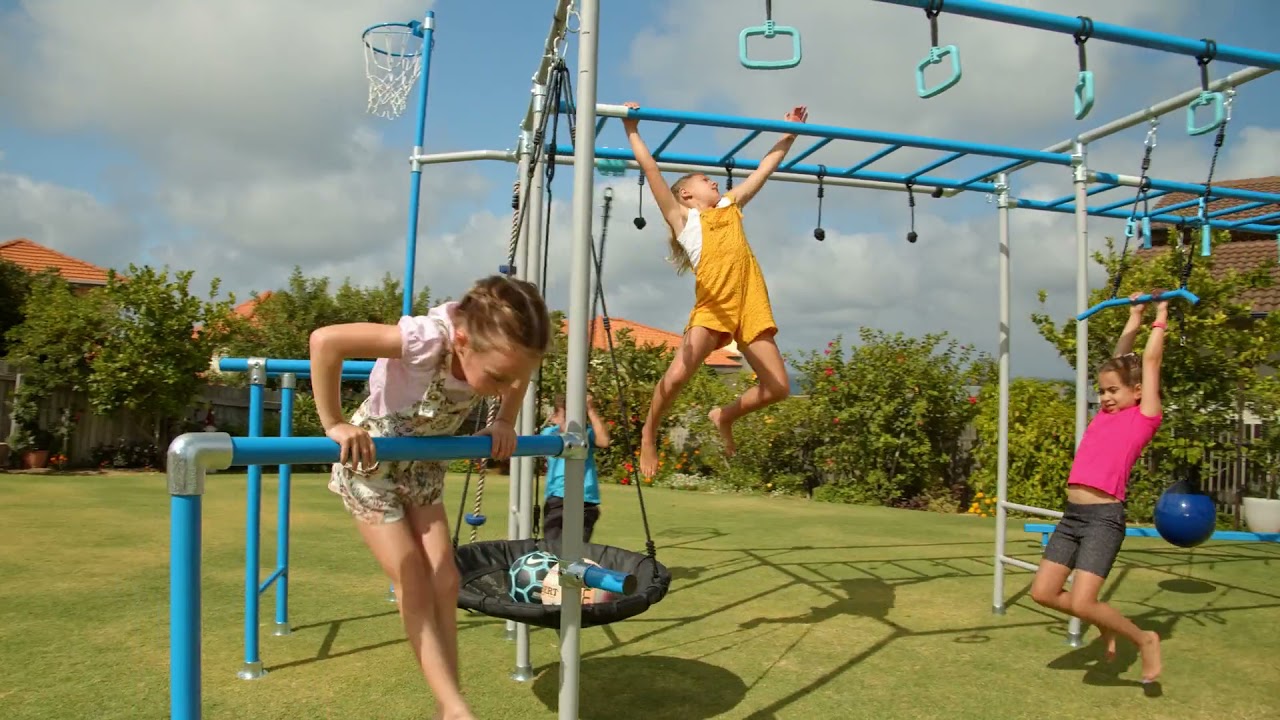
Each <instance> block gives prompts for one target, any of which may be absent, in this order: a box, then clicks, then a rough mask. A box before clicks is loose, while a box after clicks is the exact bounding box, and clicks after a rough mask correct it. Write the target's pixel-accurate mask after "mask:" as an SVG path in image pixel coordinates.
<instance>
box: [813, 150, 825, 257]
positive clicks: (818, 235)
mask: <svg viewBox="0 0 1280 720" xmlns="http://www.w3.org/2000/svg"><path fill="white" fill-rule="evenodd" d="M826 176H827V166H826V165H819V166H818V224H817V226H816V227H814V228H813V237H814V239H815V240H817V241H818V242H822V241H823V240H826V239H827V231H826V230H823V229H822V196H823V195H825V194H826V188H825V187H824V185H823V179H824V178H826Z"/></svg>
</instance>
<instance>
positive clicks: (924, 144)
mask: <svg viewBox="0 0 1280 720" xmlns="http://www.w3.org/2000/svg"><path fill="white" fill-rule="evenodd" d="M562 108H563V105H562ZM622 110H625V115H626V117H631V118H635V119H636V120H641V121H649V122H668V123H684V124H686V125H701V126H705V127H724V128H738V129H740V130H758V131H760V132H776V133H794V134H796V135H801V136H807V137H829V138H833V139H835V140H853V141H856V142H873V143H881V144H890V145H901V146H903V147H917V148H924V149H927V150H944V151H947V152H960V153H967V154H971V155H988V156H991V157H999V158H1009V159H1011V160H1027V161H1031V162H1042V163H1047V164H1049V165H1064V166H1066V165H1070V164H1071V156H1070V155H1067V154H1063V153H1051V152H1044V151H1042V150H1027V149H1023V148H1015V147H1006V146H1003V145H988V144H985V143H970V142H961V141H958V140H941V139H938V138H930V137H923V136H919V135H903V134H900V133H890V132H881V131H878V130H859V129H855V128H843V127H837V126H834V125H817V124H811V123H796V122H787V121H785V120H764V119H761V118H745V117H735V116H732V115H717V114H713V113H699V112H688V111H682V110H665V109H659V108H644V107H642V108H621V109H620V108H619V106H611V105H600V106H598V107H597V111H598V112H600V113H602V114H607V115H610V116H613V115H615V114H621V111H622ZM562 112H563V109H562ZM666 159H667V160H671V161H672V162H675V161H674V160H672V158H670V157H667V158H666Z"/></svg>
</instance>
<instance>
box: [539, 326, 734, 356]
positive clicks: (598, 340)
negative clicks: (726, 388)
mask: <svg viewBox="0 0 1280 720" xmlns="http://www.w3.org/2000/svg"><path fill="white" fill-rule="evenodd" d="M609 327H610V329H612V330H613V333H614V335H615V336H616V335H617V333H618V331H619V330H629V331H631V339H632V340H635V343H636V345H638V346H640V347H644V346H646V345H647V346H659V347H668V348H671V349H672V350H675V349H677V348H679V347H680V342H681V340H683V337H682V336H681V335H678V334H676V333H673V332H667V331H666V330H661V329H659V328H656V327H653V326H651V325H644V324H641V323H638V322H632V321H631V320H624V319H622V318H617V317H611V318H609ZM561 328H562V329H563V330H565V331H568V329H569V326H568V320H565V321H564V322H563V323H562V324H561ZM588 332H590V334H591V337H592V343H591V347H592V348H593V349H595V350H608V349H609V339H608V337H606V336H605V332H604V319H603V318H601V317H597V318H596V319H595V321H594V322H592V327H591V329H590V330H589V331H588ZM705 364H706V365H708V366H710V367H713V368H740V367H742V354H741V353H739V352H738V349H737V346H736V345H734V344H730V345H729V346H728V347H724V348H720V349H719V350H716V351H714V352H712V353H711V355H710V356H708V357H707V361H706V363H705Z"/></svg>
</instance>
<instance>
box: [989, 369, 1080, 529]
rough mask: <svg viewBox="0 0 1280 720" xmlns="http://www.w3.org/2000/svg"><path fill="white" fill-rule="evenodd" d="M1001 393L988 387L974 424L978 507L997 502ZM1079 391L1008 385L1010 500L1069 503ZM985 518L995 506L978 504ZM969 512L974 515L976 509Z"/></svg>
mask: <svg viewBox="0 0 1280 720" xmlns="http://www.w3.org/2000/svg"><path fill="white" fill-rule="evenodd" d="M999 405H1000V395H999V388H998V387H997V386H996V385H994V384H989V385H987V386H985V387H983V389H982V392H981V394H980V395H979V402H978V416H977V418H975V419H974V429H975V431H976V433H977V443H976V444H975V446H974V469H973V474H972V476H971V477H970V485H971V487H972V489H973V490H974V492H975V495H977V497H978V500H979V501H989V500H990V499H991V498H994V497H996V489H997V488H996V479H997V478H996V470H997V467H996V460H997V452H998V449H999V448H998V446H997V442H998V439H999V438H998V430H999V420H1000V417H999V410H1000V408H999ZM1074 418H1075V390H1074V387H1073V386H1072V384H1071V383H1069V382H1064V381H1061V380H1038V379H1034V378H1016V379H1014V380H1013V381H1012V382H1010V384H1009V499H1010V500H1011V501H1012V502H1016V503H1021V504H1023V505H1032V506H1035V507H1042V508H1059V507H1061V506H1062V504H1063V503H1064V502H1065V501H1066V497H1067V476H1068V474H1070V472H1071V462H1072V459H1073V457H1074V454H1075V434H1074V433H1073V432H1072V429H1071V428H1072V426H1073V425H1074V424H1075V419H1074ZM976 505H977V509H978V510H979V511H980V512H988V511H990V510H991V509H992V508H991V507H990V505H991V503H990V502H978V503H976ZM970 509H971V510H972V509H974V508H973V506H971V507H970Z"/></svg>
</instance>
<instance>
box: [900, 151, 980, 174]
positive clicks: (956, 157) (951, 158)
mask: <svg viewBox="0 0 1280 720" xmlns="http://www.w3.org/2000/svg"><path fill="white" fill-rule="evenodd" d="M968 154H969V153H962V152H954V153H951V154H950V155H946V156H944V157H943V158H942V159H940V160H935V161H933V162H931V163H929V164H928V165H925V166H924V167H922V168H917V169H916V170H913V171H911V172H910V173H907V177H911V178H915V177H919V176H921V175H923V174H925V173H927V172H929V171H930V170H937V169H938V168H940V167H942V166H943V165H946V164H947V163H949V162H952V161H954V160H959V159H960V158H962V157H964V156H965V155H968Z"/></svg>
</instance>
